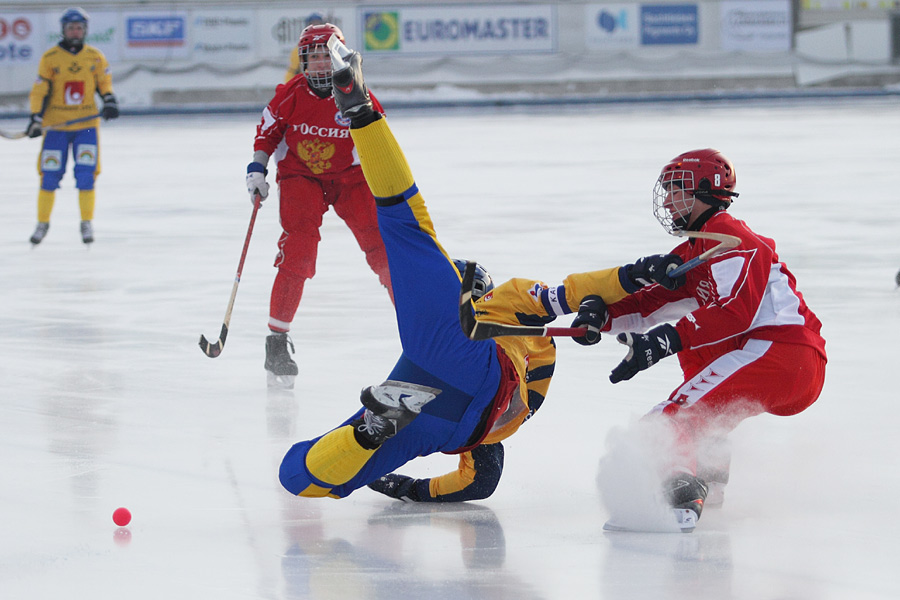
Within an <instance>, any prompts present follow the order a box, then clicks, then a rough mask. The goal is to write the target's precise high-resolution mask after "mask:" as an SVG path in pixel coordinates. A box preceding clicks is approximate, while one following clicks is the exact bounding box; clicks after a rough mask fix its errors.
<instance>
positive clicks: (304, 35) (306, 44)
mask: <svg viewBox="0 0 900 600" xmlns="http://www.w3.org/2000/svg"><path fill="white" fill-rule="evenodd" d="M332 35H336V36H337V37H338V39H339V40H340V41H341V42H342V43H343V42H344V33H343V32H342V31H341V30H340V28H339V27H338V26H337V25H332V24H331V23H321V24H317V25H309V26H307V27H306V28H305V29H304V30H303V31H301V32H300V41H299V42H297V48H299V52H300V65H301V67H302V68H303V74H304V75H305V76H306V80H307V81H308V82H309V85H310V86H312V87H314V88H316V89H317V90H319V91H323V92H330V91H331V62H330V61H328V62H327V65H328V66H327V67H323V68H322V69H317V70H316V71H314V72H311V71H309V70H308V69H307V65H308V64H309V61H308V60H307V58H308V56H309V53H310V52H313V51H320V52H324V53H325V54H326V55H327V54H328V48H327V46H326V44H327V43H328V38H330V37H331V36H332Z"/></svg>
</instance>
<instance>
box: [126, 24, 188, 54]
mask: <svg viewBox="0 0 900 600" xmlns="http://www.w3.org/2000/svg"><path fill="white" fill-rule="evenodd" d="M125 35H126V43H127V44H128V45H129V46H131V47H147V46H183V45H184V42H185V24H184V17H131V18H129V19H128V20H127V22H126V34H125Z"/></svg>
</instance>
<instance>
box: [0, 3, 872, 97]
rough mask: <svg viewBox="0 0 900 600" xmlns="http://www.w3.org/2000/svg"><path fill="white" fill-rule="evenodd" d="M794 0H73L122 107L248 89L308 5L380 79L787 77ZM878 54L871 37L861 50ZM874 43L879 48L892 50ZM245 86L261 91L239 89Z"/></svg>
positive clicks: (50, 33)
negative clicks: (90, 0)
mask: <svg viewBox="0 0 900 600" xmlns="http://www.w3.org/2000/svg"><path fill="white" fill-rule="evenodd" d="M804 3H805V4H804V5H809V4H810V3H809V2H806V1H805V0H804ZM44 4H45V3H44V2H32V3H30V4H28V5H23V7H21V8H4V7H2V6H0V72H2V74H3V76H2V78H0V98H6V99H7V105H8V104H9V101H10V99H13V100H14V101H19V102H21V97H22V96H23V95H24V94H26V93H27V92H28V90H29V89H30V87H31V84H32V82H33V80H34V77H35V73H36V69H37V63H38V60H39V59H40V55H41V54H42V53H43V52H44V51H45V50H46V49H47V48H49V47H50V46H52V45H53V44H54V43H56V41H58V39H59V36H58V33H59V15H60V14H61V12H62V9H63V6H62V5H58V4H57V5H56V6H44ZM820 4H821V3H820ZM844 4H846V3H844ZM798 5H799V3H798V2H797V1H796V0H793V1H792V0H718V1H713V0H705V1H704V0H700V1H686V0H655V1H648V2H635V1H630V2H628V1H626V2H575V1H571V2H566V1H564V0H560V1H559V2H557V3H509V2H502V1H500V2H497V3H488V2H479V3H467V4H445V3H435V2H427V1H422V2H419V3H413V2H409V1H403V0H401V1H400V2H398V3H385V4H379V3H374V2H364V3H361V4H349V3H339V2H338V3H327V2H319V3H305V2H301V3H296V2H295V3H277V4H276V3H249V2H241V3H228V2H221V3H219V4H215V3H212V2H209V1H197V2H195V3H192V4H186V3H181V2H179V3H169V4H157V5H155V4H135V3H133V2H130V3H129V2H126V1H124V0H123V1H122V2H120V3H118V4H117V3H111V2H107V3H104V4H103V5H101V6H98V7H92V6H91V5H90V4H87V5H84V6H85V8H86V9H87V10H88V12H89V13H90V28H89V35H88V42H89V43H91V44H93V45H95V46H97V47H99V48H100V49H101V50H102V51H103V52H104V53H105V54H106V56H107V58H108V59H109V61H110V64H111V67H112V71H113V76H114V84H115V86H116V88H117V92H118V93H119V94H120V96H121V100H122V104H123V106H125V107H127V106H129V105H131V106H146V105H153V104H157V103H159V102H163V101H165V98H169V99H170V100H171V99H173V98H175V97H181V100H176V101H182V102H183V101H186V98H187V97H188V96H190V95H191V92H194V94H193V96H194V97H200V98H202V97H204V94H205V95H206V96H205V97H206V98H207V99H208V100H209V101H211V102H223V101H224V102H228V101H232V102H235V101H237V102H240V101H242V99H243V100H248V101H251V102H257V101H258V100H259V98H261V97H264V96H266V95H267V94H269V93H270V92H271V90H272V89H273V88H274V85H275V84H277V83H279V82H280V81H281V80H282V78H283V73H284V70H285V67H286V65H287V62H288V55H289V53H290V52H292V51H293V50H294V48H295V44H296V41H297V39H298V37H299V33H300V31H301V30H302V28H303V27H304V26H305V25H306V23H307V22H309V21H310V20H311V19H316V18H321V19H324V20H327V21H330V22H333V23H335V24H337V25H339V26H340V27H341V28H342V29H343V31H344V33H345V35H346V37H347V42H348V44H349V45H351V46H353V47H356V48H359V49H361V50H362V51H363V52H364V54H365V55H366V56H368V57H370V58H369V62H368V63H367V72H366V73H367V77H368V78H369V80H370V82H371V83H372V85H378V86H381V88H383V89H385V90H391V89H397V90H401V89H403V90H406V91H409V90H411V89H423V90H429V89H432V90H433V89H435V88H440V87H441V86H453V87H455V88H458V89H480V90H489V89H490V87H491V86H494V87H497V86H506V88H507V89H515V88H517V87H522V88H528V89H531V90H533V91H536V92H541V91H547V92H549V91H552V90H556V92H557V93H567V92H576V93H577V92H578V91H585V90H593V91H599V92H603V91H604V90H609V89H612V88H611V87H610V86H612V82H619V83H620V87H619V89H621V90H625V89H627V87H622V85H621V83H622V82H632V84H633V87H634V89H636V90H639V89H642V88H643V89H650V88H651V87H652V86H653V85H656V86H657V87H658V86H660V85H665V82H669V83H670V84H671V85H672V86H674V87H673V88H672V89H685V88H690V86H691V85H695V84H696V85H705V86H710V85H717V86H720V87H722V88H728V87H730V86H731V87H733V86H739V85H740V83H739V82H740V81H741V80H753V79H768V80H770V81H776V82H780V83H781V85H785V84H791V83H793V78H794V59H795V56H794V53H793V51H792V44H793V35H794V23H795V21H796V16H797V15H796V14H794V13H795V11H796V10H797V9H796V8H795V7H796V6H798ZM826 8H827V7H826ZM823 10H825V9H823ZM889 41H890V40H888V42H889ZM875 54H877V50H872V49H870V51H869V55H870V56H871V55H875ZM885 56H887V59H886V61H885V62H886V63H887V62H890V52H889V51H887V52H886V54H885ZM650 82H654V83H653V84H652V85H651V83H650ZM692 82H693V83H692ZM710 82H713V83H710ZM216 90H218V92H219V93H218V94H214V93H213V92H215V91H216ZM247 90H251V91H253V90H255V91H257V92H259V93H258V94H256V95H254V94H250V95H249V96H248V95H247V94H246V93H242V91H243V92H246V91H247ZM251 96H252V98H251ZM257 96H258V97H257ZM15 99H18V100H15Z"/></svg>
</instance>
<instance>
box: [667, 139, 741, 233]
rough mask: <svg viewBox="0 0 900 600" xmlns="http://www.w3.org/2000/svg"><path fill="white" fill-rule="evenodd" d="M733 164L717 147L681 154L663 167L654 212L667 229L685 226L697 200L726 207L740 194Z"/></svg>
mask: <svg viewBox="0 0 900 600" xmlns="http://www.w3.org/2000/svg"><path fill="white" fill-rule="evenodd" d="M735 185H737V175H736V174H735V170H734V165H733V164H731V161H730V160H728V158H726V157H725V155H724V154H722V153H721V152H719V151H718V150H716V149H715V148H704V149H703V150H691V151H690V152H685V153H683V154H679V155H678V156H676V157H675V158H673V159H672V160H670V161H669V162H668V164H666V166H664V167H663V169H662V173H660V175H659V179H657V181H656V186H655V187H654V188H653V213H654V215H656V218H657V220H659V222H660V223H662V226H663V227H665V229H666V231H668V232H669V233H672V232H673V231H675V230H680V229H684V228H685V227H686V226H687V221H688V219H689V218H690V214H691V212H692V211H693V207H694V201H695V200H700V201H701V202H704V203H705V204H709V205H710V206H716V207H719V208H727V207H728V205H729V204H731V199H732V198H734V197H737V195H738V194H737V192H735V191H734V187H735Z"/></svg>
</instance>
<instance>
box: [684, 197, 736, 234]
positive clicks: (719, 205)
mask: <svg viewBox="0 0 900 600" xmlns="http://www.w3.org/2000/svg"><path fill="white" fill-rule="evenodd" d="M697 199H698V200H700V201H701V202H703V203H704V204H709V205H710V206H709V208H708V209H706V210H705V211H703V212H702V213H700V216H699V217H697V219H696V220H695V221H694V222H693V223H691V224H690V225H689V226H685V227H683V228H682V229H685V230H687V231H700V228H701V227H703V226H704V225H706V222H707V221H709V220H710V219H711V218H712V217H713V215H714V214H716V213H717V212H719V211H720V210H727V209H728V202H724V201H722V200H718V199H715V198H711V199H710V200H712V201H710V200H706V199H703V198H697Z"/></svg>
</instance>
